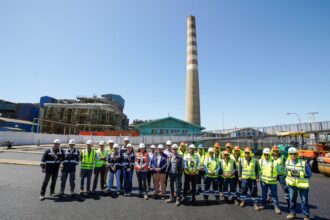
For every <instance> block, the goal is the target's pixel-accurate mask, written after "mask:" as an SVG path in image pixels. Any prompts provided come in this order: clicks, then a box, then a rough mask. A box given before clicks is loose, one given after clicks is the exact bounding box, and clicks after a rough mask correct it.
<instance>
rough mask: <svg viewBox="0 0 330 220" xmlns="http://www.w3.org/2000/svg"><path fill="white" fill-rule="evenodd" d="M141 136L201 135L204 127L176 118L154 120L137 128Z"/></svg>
mask: <svg viewBox="0 0 330 220" xmlns="http://www.w3.org/2000/svg"><path fill="white" fill-rule="evenodd" d="M135 127H136V128H137V129H138V130H139V132H140V135H141V136H146V135H181V136H182V135H199V134H201V131H202V130H204V129H205V128H204V127H201V126H199V125H196V124H193V123H190V122H187V121H183V120H181V119H178V118H174V117H171V116H169V117H166V118H161V119H157V120H152V121H149V122H146V123H143V124H139V125H136V126H135Z"/></svg>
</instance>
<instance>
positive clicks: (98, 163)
mask: <svg viewBox="0 0 330 220" xmlns="http://www.w3.org/2000/svg"><path fill="white" fill-rule="evenodd" d="M96 153H97V154H98V155H99V157H106V156H107V154H108V151H106V150H104V151H103V153H102V152H101V150H100V149H98V150H97V151H96ZM104 165H105V161H104V160H99V159H97V158H95V167H103V166H104Z"/></svg>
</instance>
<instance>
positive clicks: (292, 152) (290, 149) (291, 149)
mask: <svg viewBox="0 0 330 220" xmlns="http://www.w3.org/2000/svg"><path fill="white" fill-rule="evenodd" d="M297 152H298V151H297V148H295V147H290V148H289V151H288V153H289V154H296V153H297Z"/></svg>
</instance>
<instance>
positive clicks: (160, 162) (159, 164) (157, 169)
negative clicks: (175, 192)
mask: <svg viewBox="0 0 330 220" xmlns="http://www.w3.org/2000/svg"><path fill="white" fill-rule="evenodd" d="M163 151H164V146H163V145H162V144H159V145H158V147H157V153H156V154H155V156H154V157H153V158H152V160H151V161H150V171H151V172H152V173H153V174H154V186H155V192H154V197H155V198H157V197H159V196H160V197H161V199H163V200H164V199H165V191H166V188H165V180H166V168H167V155H166V154H165V153H164V152H163Z"/></svg>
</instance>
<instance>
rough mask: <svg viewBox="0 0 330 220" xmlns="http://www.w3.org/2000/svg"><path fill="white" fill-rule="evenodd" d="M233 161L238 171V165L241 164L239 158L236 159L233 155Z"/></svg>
mask: <svg viewBox="0 0 330 220" xmlns="http://www.w3.org/2000/svg"><path fill="white" fill-rule="evenodd" d="M233 160H234V161H235V164H236V168H237V169H238V167H239V163H240V162H241V160H242V159H241V156H238V158H237V159H236V158H235V156H234V155H233Z"/></svg>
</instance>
